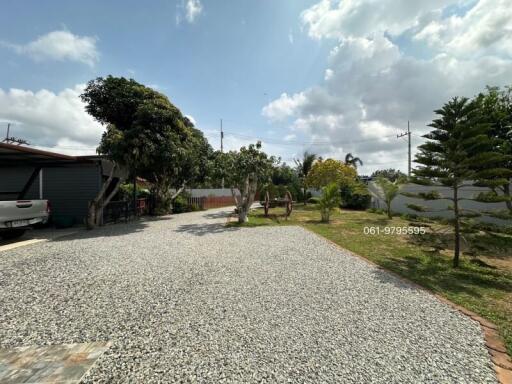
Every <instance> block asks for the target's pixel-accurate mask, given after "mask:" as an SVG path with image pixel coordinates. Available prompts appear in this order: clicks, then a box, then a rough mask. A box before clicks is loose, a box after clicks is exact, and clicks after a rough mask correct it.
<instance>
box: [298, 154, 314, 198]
mask: <svg viewBox="0 0 512 384" xmlns="http://www.w3.org/2000/svg"><path fill="white" fill-rule="evenodd" d="M316 159H317V156H316V155H315V154H314V153H309V152H307V151H306V152H304V156H303V157H302V160H297V159H296V160H295V165H296V167H297V168H296V171H297V176H298V177H299V179H300V182H301V184H302V199H301V200H302V201H304V204H305V203H306V201H307V198H308V197H307V185H306V178H307V176H308V174H309V171H310V170H311V168H312V167H313V163H314V162H315V160H316Z"/></svg>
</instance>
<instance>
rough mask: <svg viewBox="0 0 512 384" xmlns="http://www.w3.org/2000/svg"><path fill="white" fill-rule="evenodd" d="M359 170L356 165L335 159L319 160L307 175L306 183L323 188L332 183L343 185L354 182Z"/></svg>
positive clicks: (309, 185)
mask: <svg viewBox="0 0 512 384" xmlns="http://www.w3.org/2000/svg"><path fill="white" fill-rule="evenodd" d="M356 178H357V171H356V170H355V168H354V167H352V166H350V165H347V164H345V163H344V162H342V161H339V160H334V159H326V160H321V159H320V160H317V161H316V162H315V163H314V164H313V166H312V167H311V170H310V171H309V173H308V175H307V177H306V185H307V186H308V187H313V188H317V189H320V188H323V187H325V186H327V185H329V184H331V183H336V184H337V185H338V186H343V185H346V184H350V183H352V182H354V181H355V180H356Z"/></svg>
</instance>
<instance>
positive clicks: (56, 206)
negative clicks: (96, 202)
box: [0, 163, 102, 224]
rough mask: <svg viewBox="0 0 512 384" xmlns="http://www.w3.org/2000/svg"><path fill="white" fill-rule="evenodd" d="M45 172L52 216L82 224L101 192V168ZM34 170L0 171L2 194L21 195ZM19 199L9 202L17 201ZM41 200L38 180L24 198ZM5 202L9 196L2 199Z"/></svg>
mask: <svg viewBox="0 0 512 384" xmlns="http://www.w3.org/2000/svg"><path fill="white" fill-rule="evenodd" d="M42 169H43V190H42V191H43V199H47V200H49V201H50V203H51V206H52V216H53V217H59V216H61V217H62V216H65V217H73V218H74V221H75V223H77V224H81V223H83V220H84V219H85V217H86V216H87V206H88V203H89V201H91V200H92V199H93V198H94V197H96V195H97V194H98V192H99V190H100V186H101V183H102V177H101V169H100V166H99V164H97V163H94V164H76V165H74V164H73V165H68V166H66V167H57V168H42ZM32 171H33V168H31V167H12V168H0V191H21V190H22V189H23V186H24V185H25V183H26V182H27V180H28V178H29V177H30V175H31V174H32ZM15 198H16V195H11V196H9V198H8V199H15ZM25 198H26V199H39V177H38V178H36V180H34V184H33V185H32V187H31V188H30V190H29V191H28V193H27V195H26V196H25ZM0 199H6V200H7V198H6V196H0Z"/></svg>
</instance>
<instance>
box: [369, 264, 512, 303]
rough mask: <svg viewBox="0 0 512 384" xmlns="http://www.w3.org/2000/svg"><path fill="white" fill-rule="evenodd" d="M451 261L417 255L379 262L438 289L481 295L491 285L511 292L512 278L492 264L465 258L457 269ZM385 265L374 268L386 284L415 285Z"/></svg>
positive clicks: (493, 287) (375, 272) (399, 286)
mask: <svg viewBox="0 0 512 384" xmlns="http://www.w3.org/2000/svg"><path fill="white" fill-rule="evenodd" d="M450 263H451V261H444V260H440V259H435V256H434V258H432V259H431V260H429V261H425V260H420V259H418V258H415V257H406V258H390V259H387V260H383V261H381V262H380V263H379V264H380V265H381V266H382V267H383V268H385V269H388V270H390V271H393V272H395V273H397V274H398V275H400V276H404V277H406V278H407V279H409V280H411V281H413V282H416V283H418V284H420V285H421V286H423V287H425V288H427V289H430V290H432V291H435V292H445V293H452V294H466V295H469V296H472V297H476V298H479V297H482V295H483V294H485V292H486V291H487V290H489V289H491V290H497V291H503V292H512V278H511V277H510V276H509V275H507V274H503V273H501V272H500V271H496V270H493V269H489V268H483V267H478V266H474V265H471V264H470V263H469V262H467V261H463V263H462V264H461V266H460V267H459V268H457V269H454V268H452V267H451V264H450ZM385 269H380V268H379V269H375V270H374V275H375V277H376V278H377V279H378V280H380V281H382V282H383V283H386V284H394V285H396V286H397V287H398V288H401V289H403V288H407V287H408V288H413V286H407V285H406V284H404V282H403V281H401V280H400V279H398V278H397V277H390V274H389V273H388V272H387V271H386V270H385Z"/></svg>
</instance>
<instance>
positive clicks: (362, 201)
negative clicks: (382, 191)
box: [341, 182, 372, 210]
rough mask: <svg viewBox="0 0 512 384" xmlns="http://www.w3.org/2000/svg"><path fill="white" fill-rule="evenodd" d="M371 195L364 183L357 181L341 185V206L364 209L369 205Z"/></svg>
mask: <svg viewBox="0 0 512 384" xmlns="http://www.w3.org/2000/svg"><path fill="white" fill-rule="evenodd" d="M371 200H372V198H371V196H370V193H369V192H368V188H367V187H366V185H365V184H363V183H360V182H357V183H353V184H350V185H345V186H342V187H341V207H342V208H348V209H356V210H365V209H367V208H368V207H369V206H370V203H371Z"/></svg>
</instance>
